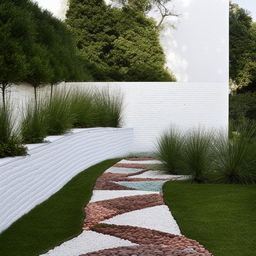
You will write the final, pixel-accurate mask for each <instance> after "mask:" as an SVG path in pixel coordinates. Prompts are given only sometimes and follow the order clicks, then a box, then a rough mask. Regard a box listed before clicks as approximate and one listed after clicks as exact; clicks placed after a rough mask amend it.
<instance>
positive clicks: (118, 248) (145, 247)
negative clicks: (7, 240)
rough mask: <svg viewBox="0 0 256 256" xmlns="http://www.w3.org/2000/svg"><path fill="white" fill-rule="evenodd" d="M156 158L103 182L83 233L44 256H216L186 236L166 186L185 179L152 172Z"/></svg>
mask: <svg viewBox="0 0 256 256" xmlns="http://www.w3.org/2000/svg"><path fill="white" fill-rule="evenodd" d="M155 163H157V161H155V160H151V159H129V160H122V161H121V162H119V163H117V164H116V165H114V166H113V167H111V168H110V169H108V170H106V172H105V173H104V174H103V175H102V176H101V177H100V178H98V180H97V182H96V185H95V187H94V192H93V196H92V199H91V201H90V203H89V204H88V205H87V206H86V208H85V212H86V219H85V221H84V227H83V232H82V233H81V234H80V235H79V236H78V237H76V238H74V239H72V240H69V241H67V242H65V243H63V244H62V245H60V246H58V247H55V248H54V249H53V250H50V251H49V252H48V253H46V254H44V255H41V256H111V255H113V256H158V255H159V256H186V255H190V256H211V255H212V254H211V253H209V252H208V251H207V250H206V249H205V248H204V247H203V246H202V245H200V244H199V243H198V242H197V241H195V240H191V239H188V238H186V237H184V236H182V235H181V233H180V229H179V227H178V225H177V223H176V221H175V220H174V218H173V217H172V215H171V213H170V211H169V209H168V207H167V206H166V205H165V204H164V202H163V197H162V193H161V191H162V185H163V183H164V182H166V181H167V180H170V179H184V178H186V177H184V176H174V175H166V174H163V173H162V172H159V171H153V170H149V169H148V168H150V167H149V166H150V164H155Z"/></svg>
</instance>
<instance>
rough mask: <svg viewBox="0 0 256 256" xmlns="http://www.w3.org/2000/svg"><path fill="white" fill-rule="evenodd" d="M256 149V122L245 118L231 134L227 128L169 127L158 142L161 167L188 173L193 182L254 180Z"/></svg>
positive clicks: (245, 181) (251, 181) (247, 181)
mask: <svg viewBox="0 0 256 256" xmlns="http://www.w3.org/2000/svg"><path fill="white" fill-rule="evenodd" d="M255 152H256V124H255V123H248V122H244V123H241V124H239V125H238V126H237V127H233V128H232V135H231V136H230V138H229V137H228V136H227V133H226V132H222V133H221V132H220V133H212V132H208V131H205V130H203V129H193V130H190V131H187V132H186V133H184V134H181V133H180V132H178V131H177V130H174V129H171V130H170V131H169V132H168V133H165V134H163V135H162V136H161V137H160V139H159V141H158V143H157V156H158V159H160V160H161V161H162V162H163V164H162V166H163V168H164V169H165V170H170V171H171V172H172V173H178V174H190V175H191V176H192V181H193V182H196V183H205V182H211V183H228V184H250V183H255V182H256V154H255ZM173 170H175V171H174V172H173ZM176 170H178V171H176Z"/></svg>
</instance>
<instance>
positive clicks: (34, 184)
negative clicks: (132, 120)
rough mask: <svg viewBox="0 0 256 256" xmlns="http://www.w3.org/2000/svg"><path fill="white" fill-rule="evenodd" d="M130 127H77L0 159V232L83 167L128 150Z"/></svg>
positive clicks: (130, 135) (131, 137) (122, 154)
mask: <svg viewBox="0 0 256 256" xmlns="http://www.w3.org/2000/svg"><path fill="white" fill-rule="evenodd" d="M132 142H133V131H132V129H115V128H95V129H80V130H79V132H76V133H69V134H67V135H65V136H61V137H60V139H57V140H55V141H54V142H51V143H45V144H41V145H39V146H37V147H35V148H33V149H31V150H30V151H29V155H28V156H26V157H17V158H13V159H8V160H9V161H8V162H6V161H3V162H1V161H0V232H1V231H3V230H4V229H6V228H7V227H8V226H10V225H11V224H12V223H13V222H14V221H15V220H17V219H18V218H20V217H21V216H22V215H24V214H25V213H27V212H29V211H30V210H31V209H32V208H34V207H35V206H36V205H38V204H40V203H41V202H43V201H45V200H46V199H47V198H49V197H50V196H51V195H53V194H54V193H56V192H57V191H58V190H59V189H60V188H61V187H63V186H64V185H65V184H66V183H67V182H68V181H69V180H70V179H72V177H74V176H75V175H76V174H78V173H79V172H81V171H83V170H84V169H86V168H88V167H90V166H92V165H94V164H96V163H98V162H101V161H103V160H106V159H110V158H116V157H120V156H124V155H126V154H129V152H130V150H131V146H132Z"/></svg>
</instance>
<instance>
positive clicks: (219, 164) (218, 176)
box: [212, 122, 256, 184]
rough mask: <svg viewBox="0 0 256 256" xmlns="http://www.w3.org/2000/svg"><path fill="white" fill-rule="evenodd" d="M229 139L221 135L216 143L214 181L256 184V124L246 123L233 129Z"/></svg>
mask: <svg viewBox="0 0 256 256" xmlns="http://www.w3.org/2000/svg"><path fill="white" fill-rule="evenodd" d="M233 130H235V131H236V132H235V134H233V136H232V137H231V139H228V138H227V137H226V136H223V135H219V136H218V137H217V138H216V140H215V142H214V157H213V170H214V172H213V173H212V180H213V181H215V182H218V183H232V184H235V183H237V184H250V183H255V182H256V167H255V165H256V157H255V149H256V140H255V135H256V124H255V123H254V124H252V123H248V122H244V123H242V124H240V125H239V126H238V127H236V128H233Z"/></svg>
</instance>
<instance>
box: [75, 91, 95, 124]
mask: <svg viewBox="0 0 256 256" xmlns="http://www.w3.org/2000/svg"><path fill="white" fill-rule="evenodd" d="M70 107H71V114H72V116H73V118H74V119H73V127H75V128H87V127H92V125H93V96H92V92H91V91H81V90H77V91H75V92H73V93H72V94H71V95H70Z"/></svg>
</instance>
